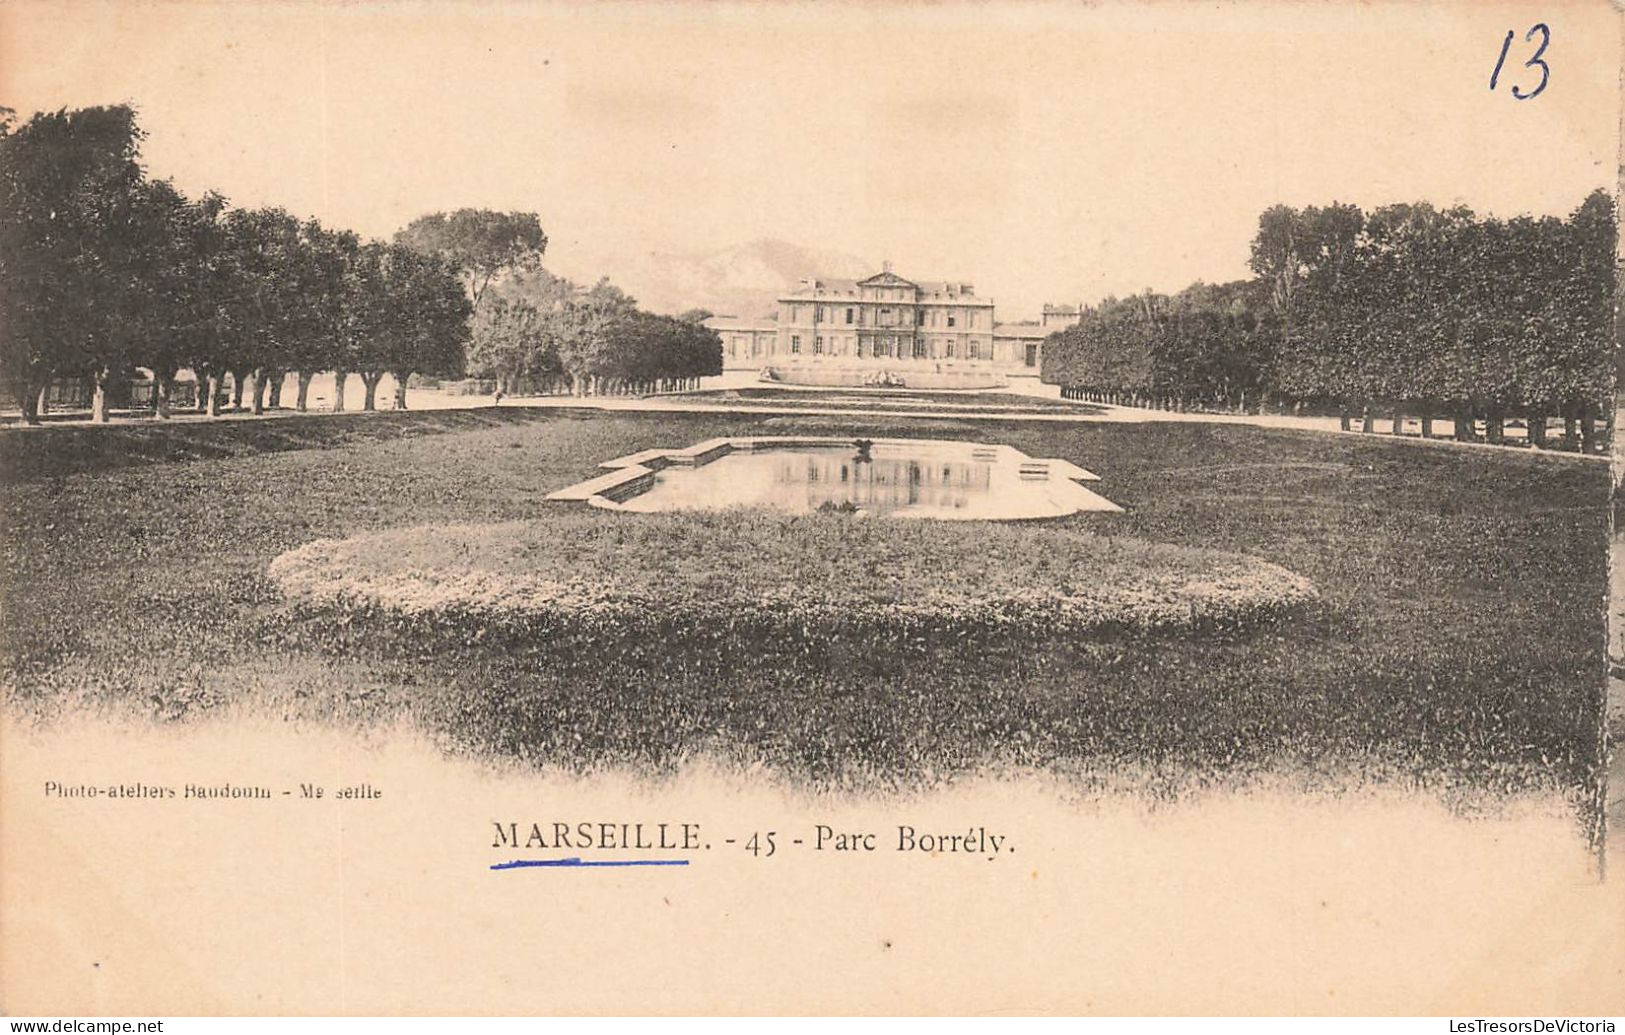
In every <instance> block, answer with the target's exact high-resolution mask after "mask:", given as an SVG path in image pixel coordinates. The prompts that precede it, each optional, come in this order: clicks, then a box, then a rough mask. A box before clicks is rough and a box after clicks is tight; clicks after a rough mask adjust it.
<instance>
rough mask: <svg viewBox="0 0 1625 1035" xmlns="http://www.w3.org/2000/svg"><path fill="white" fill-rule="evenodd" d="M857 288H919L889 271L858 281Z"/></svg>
mask: <svg viewBox="0 0 1625 1035" xmlns="http://www.w3.org/2000/svg"><path fill="white" fill-rule="evenodd" d="M858 286H859V287H906V288H917V287H919V285H918V284H915V283H914V282H913V281H912V280H904V279H903V278H902V277H899V276H898V275H897V274H895V273H893V272H892V271H890V270H886V271H885V272H884V273H876V274H875V275H874V276H872V277H870V278H869V279H867V280H860V281H858Z"/></svg>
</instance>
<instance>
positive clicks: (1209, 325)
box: [1043, 191, 1617, 450]
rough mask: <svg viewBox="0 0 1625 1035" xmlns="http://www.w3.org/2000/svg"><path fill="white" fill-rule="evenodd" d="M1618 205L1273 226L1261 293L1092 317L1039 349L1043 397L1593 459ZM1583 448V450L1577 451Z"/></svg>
mask: <svg viewBox="0 0 1625 1035" xmlns="http://www.w3.org/2000/svg"><path fill="white" fill-rule="evenodd" d="M1615 233H1616V231H1615V219H1614V206H1613V201H1612V199H1611V198H1610V197H1609V196H1608V195H1607V194H1605V193H1604V192H1602V191H1597V192H1595V193H1593V194H1592V195H1591V196H1590V197H1588V198H1586V199H1585V201H1584V203H1582V204H1581V205H1580V207H1579V208H1578V209H1576V210H1575V211H1574V212H1573V213H1572V214H1571V215H1570V216H1569V217H1568V218H1567V219H1558V218H1555V217H1545V218H1538V219H1537V218H1529V217H1519V218H1515V219H1510V220H1499V219H1490V218H1482V217H1478V216H1475V215H1474V214H1473V213H1472V212H1471V211H1469V210H1467V209H1465V208H1452V209H1447V210H1440V209H1436V208H1434V207H1432V206H1430V205H1426V204H1417V205H1390V206H1387V207H1384V208H1379V209H1377V210H1375V211H1373V212H1371V213H1370V214H1367V213H1364V212H1362V211H1361V210H1360V209H1359V208H1357V207H1356V206H1353V205H1338V204H1334V205H1329V206H1326V207H1324V208H1318V207H1309V208H1305V209H1302V210H1297V209H1292V208H1287V207H1285V206H1277V207H1275V208H1271V209H1270V210H1268V211H1266V212H1265V213H1263V215H1262V216H1261V217H1260V219H1259V227H1258V234H1257V236H1256V237H1255V238H1254V240H1253V243H1252V256H1251V262H1250V265H1251V268H1252V270H1253V273H1254V277H1253V278H1252V279H1250V280H1243V281H1236V282H1233V283H1229V284H1221V285H1208V284H1201V283H1198V284H1195V285H1193V286H1191V287H1189V288H1186V289H1185V290H1184V291H1181V292H1179V293H1178V294H1175V295H1171V296H1170V295H1161V294H1154V293H1152V292H1146V293H1145V294H1143V295H1137V296H1134V297H1131V298H1126V299H1117V298H1111V299H1107V300H1106V301H1104V302H1102V303H1100V304H1099V305H1097V306H1094V307H1092V308H1090V309H1088V310H1087V311H1086V312H1085V313H1084V314H1083V318H1082V320H1081V321H1080V322H1079V323H1078V324H1077V325H1076V326H1074V327H1071V328H1069V329H1067V330H1066V331H1064V332H1061V333H1059V334H1057V335H1055V336H1053V337H1052V338H1051V339H1050V340H1049V342H1048V343H1046V346H1045V349H1044V370H1043V376H1044V380H1046V381H1048V382H1051V383H1055V384H1059V385H1061V386H1062V387H1063V389H1064V391H1065V394H1067V395H1068V396H1070V397H1074V398H1083V399H1091V400H1095V401H1102V402H1113V403H1123V404H1129V405H1139V406H1150V407H1156V408H1168V409H1220V410H1236V411H1265V410H1273V411H1277V412H1284V411H1287V410H1291V411H1293V412H1302V411H1304V410H1305V409H1309V410H1314V411H1320V412H1332V411H1336V412H1337V413H1339V414H1340V416H1341V419H1342V424H1343V427H1344V428H1345V429H1348V428H1350V427H1352V426H1353V421H1354V420H1356V419H1358V420H1359V421H1360V422H1361V427H1362V428H1363V429H1364V430H1366V431H1373V430H1376V422H1377V420H1378V419H1379V418H1381V419H1383V420H1385V421H1387V422H1391V423H1390V424H1388V427H1389V428H1391V429H1392V430H1393V432H1394V433H1395V434H1398V433H1400V430H1401V428H1402V427H1403V423H1402V422H1403V420H1404V419H1405V418H1406V417H1407V416H1408V417H1414V418H1416V419H1418V420H1419V421H1420V424H1421V430H1422V434H1424V435H1431V434H1432V433H1433V427H1432V424H1433V421H1434V420H1435V419H1438V418H1448V419H1451V420H1452V421H1453V423H1454V427H1455V429H1456V434H1457V435H1458V436H1460V437H1463V438H1470V437H1472V436H1474V435H1475V434H1476V422H1477V421H1479V420H1482V421H1483V422H1484V434H1485V436H1486V437H1487V438H1488V439H1489V440H1490V441H1492V442H1498V441H1501V439H1502V435H1503V428H1504V426H1505V422H1506V421H1507V420H1508V419H1509V418H1513V417H1516V418H1520V419H1523V420H1525V421H1526V422H1527V426H1528V428H1529V438H1530V440H1531V441H1532V442H1534V443H1535V444H1536V445H1542V444H1544V443H1545V441H1546V426H1547V421H1548V419H1550V418H1552V417H1562V418H1564V420H1565V429H1566V432H1567V434H1566V438H1567V439H1568V440H1570V441H1573V440H1574V439H1576V437H1578V438H1580V439H1582V440H1583V443H1584V446H1585V448H1587V449H1588V450H1589V449H1591V448H1593V447H1594V445H1595V441H1594V440H1595V438H1596V420H1597V417H1598V416H1599V415H1600V414H1602V413H1603V412H1604V408H1605V406H1606V405H1607V402H1608V400H1609V398H1610V396H1611V393H1612V391H1613V382H1614V356H1615V341H1616V333H1615V325H1614V297H1615V284H1616V277H1617V267H1616V260H1615ZM1577 433H1578V434H1577Z"/></svg>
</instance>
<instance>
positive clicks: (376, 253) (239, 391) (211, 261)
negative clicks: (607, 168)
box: [0, 105, 721, 422]
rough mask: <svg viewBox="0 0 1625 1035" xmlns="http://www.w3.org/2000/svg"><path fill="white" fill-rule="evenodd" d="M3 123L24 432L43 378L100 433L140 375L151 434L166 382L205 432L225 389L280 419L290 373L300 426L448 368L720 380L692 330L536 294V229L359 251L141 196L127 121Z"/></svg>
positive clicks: (465, 215) (416, 226)
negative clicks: (182, 378) (390, 381)
mask: <svg viewBox="0 0 1625 1035" xmlns="http://www.w3.org/2000/svg"><path fill="white" fill-rule="evenodd" d="M0 116H3V117H0V382H3V383H4V386H5V391H6V394H7V395H8V396H10V400H8V401H12V400H14V401H15V403H16V404H17V405H18V407H19V408H20V410H21V411H22V414H23V418H24V420H26V421H29V422H34V421H36V420H37V419H38V416H39V407H40V403H41V399H42V398H43V397H44V396H45V394H46V392H47V391H48V389H49V386H50V385H51V383H52V382H53V381H54V380H73V381H84V382H86V383H90V384H92V385H93V386H94V388H93V402H92V416H93V417H94V418H95V419H97V420H105V419H107V412H108V406H109V391H110V390H111V389H116V388H118V387H120V386H121V385H122V386H124V387H126V388H127V387H128V385H129V383H130V380H131V378H132V375H134V373H135V372H136V371H137V370H142V369H144V370H148V371H151V373H152V388H153V401H154V413H155V415H156V416H159V417H164V416H168V414H169V412H170V402H171V397H172V395H173V393H174V389H175V386H176V379H177V375H178V374H180V372H181V371H183V370H187V371H190V372H191V373H192V375H193V377H194V379H195V384H196V385H197V388H198V390H197V392H196V395H195V405H196V407H197V409H199V410H200V411H203V412H206V413H209V414H213V413H215V412H216V410H217V408H218V406H219V405H220V401H221V398H222V390H223V388H224V386H225V384H226V381H227V379H229V380H230V383H231V385H232V400H231V401H232V404H233V405H235V406H241V405H243V404H244V402H245V398H246V403H247V405H248V406H249V407H250V408H251V409H252V410H253V412H255V413H259V412H261V411H262V410H263V409H264V408H265V407H267V406H270V407H277V406H280V405H281V404H282V401H281V395H282V388H283V384H284V382H285V379H286V378H287V376H288V375H289V374H293V375H295V380H296V383H297V385H298V396H297V399H296V401H295V406H296V408H298V409H301V410H302V409H304V408H305V405H306V394H307V389H308V388H309V385H310V382H311V379H312V377H313V376H314V375H315V374H317V373H319V372H321V371H327V370H331V371H334V373H335V379H336V382H337V391H336V392H335V393H334V396H335V397H334V408H335V409H342V408H343V405H344V391H343V385H344V381H345V379H346V377H347V375H349V374H351V373H358V374H359V375H360V376H361V378H362V380H363V382H364V383H365V386H366V393H365V403H364V405H365V407H366V408H367V409H372V408H373V407H374V401H375V395H376V390H377V387H378V384H379V383H380V381H381V379H382V378H383V377H384V375H385V374H389V375H392V376H393V377H394V380H395V385H396V400H395V404H396V406H397V407H398V408H399V407H404V406H405V403H406V399H405V386H406V384H407V382H408V380H409V379H410V378H411V377H412V376H413V375H414V374H424V375H430V376H435V377H439V376H448V377H455V376H460V375H461V374H462V373H463V371H464V369H465V367H466V366H473V367H474V368H475V369H476V372H477V373H480V374H482V375H486V376H495V377H497V378H499V379H501V380H502V381H503V382H504V383H507V384H508V385H509V386H510V387H514V388H517V387H518V386H519V384H520V382H521V381H525V382H526V383H534V382H537V381H541V382H545V383H550V384H551V383H555V382H561V381H564V380H568V381H570V382H573V383H574V384H576V385H577V386H578V388H581V387H583V386H592V387H597V386H599V385H602V384H605V383H610V382H613V383H615V384H625V383H636V384H640V385H641V384H649V383H654V382H658V381H662V380H666V379H674V378H684V379H692V378H695V377H699V376H701V375H704V374H709V373H717V372H720V369H721V343H720V341H718V340H717V339H716V337H715V335H714V334H712V333H711V332H710V331H707V330H705V329H704V328H701V327H698V326H697V325H695V324H692V323H686V322H682V321H676V320H668V319H664V318H661V317H655V316H652V315H650V314H648V313H642V312H639V311H637V309H636V308H635V306H633V305H632V300H631V299H629V298H627V297H626V296H625V295H624V294H622V293H620V292H618V291H616V290H615V289H614V288H613V287H610V286H609V285H608V284H600V285H598V286H597V287H595V288H593V289H592V290H591V291H578V290H576V289H575V288H574V287H573V286H572V285H569V284H568V282H564V281H559V280H557V279H556V278H550V277H549V276H548V275H547V274H546V271H544V270H542V269H541V268H540V266H539V260H540V257H541V254H542V251H543V249H544V248H545V247H546V245H547V237H546V235H545V234H544V233H543V232H542V229H541V224H540V222H539V220H538V219H537V217H536V216H535V215H532V214H529V213H515V212H506V213H504V212H491V211H485V210H475V209H462V210H458V211H456V212H452V213H449V214H448V213H435V214H432V215H428V216H424V217H421V218H420V219H417V220H414V221H413V222H412V223H411V224H410V225H409V226H407V227H406V228H405V229H403V230H402V231H401V232H400V233H399V234H397V235H396V239H395V240H394V241H393V242H388V243H385V242H363V241H361V240H360V239H359V238H358V237H357V236H356V235H355V234H352V233H349V232H347V231H339V230H332V229H329V228H326V227H323V226H322V225H321V224H320V223H318V222H317V221H315V220H300V219H298V218H296V217H295V216H293V215H290V214H289V213H287V212H285V211H283V210H282V209H279V208H258V209H243V208H232V207H230V206H229V205H228V204H227V202H226V200H225V199H224V198H222V197H221V196H219V195H217V194H212V193H210V194H205V195H203V196H202V197H200V198H197V199H190V198H187V197H186V196H185V195H183V194H182V193H181V192H180V191H179V190H177V189H176V188H175V186H174V185H173V184H171V183H169V182H166V181H157V180H152V179H150V178H149V177H148V176H147V175H146V174H145V172H144V170H143V169H142V167H141V164H140V144H141V141H142V138H143V133H142V131H141V129H140V128H139V126H138V125H137V122H136V117H135V113H134V111H133V110H132V109H131V108H129V107H128V106H123V105H119V106H111V107H99V108H87V109H83V110H67V109H64V110H61V111H56V112H47V113H41V114H37V115H35V116H33V117H32V118H29V119H27V120H26V121H24V122H22V123H21V124H17V123H15V121H14V120H13V119H11V118H10V116H9V114H7V113H5V112H4V110H3V109H0ZM538 285H542V288H543V289H542V290H540V291H538V290H537V287H538ZM493 295H496V296H497V297H496V298H495V299H494V300H493V297H492V296H493ZM471 337H472V339H473V340H472V342H471V341H470V339H471Z"/></svg>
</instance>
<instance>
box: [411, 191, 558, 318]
mask: <svg viewBox="0 0 1625 1035" xmlns="http://www.w3.org/2000/svg"><path fill="white" fill-rule="evenodd" d="M395 243H396V244H399V245H403V246H405V247H407V248H411V249H412V250H414V251H417V252H419V253H421V254H424V255H432V256H438V257H439V258H441V259H444V260H446V261H447V262H449V263H451V264H452V265H453V266H454V267H455V268H456V269H457V271H458V273H459V275H460V276H461V277H462V279H463V284H464V286H465V287H466V288H467V290H468V296H469V299H470V300H471V301H472V303H473V310H472V312H473V313H474V314H478V313H479V310H480V303H481V301H482V300H483V299H484V298H485V292H486V290H487V289H488V288H489V287H490V286H491V283H492V281H493V280H495V279H497V278H499V277H501V276H504V275H507V274H512V273H516V272H520V271H525V270H533V269H535V268H536V267H537V266H538V265H539V264H540V263H541V259H542V253H543V252H545V251H546V250H547V234H545V233H543V232H542V224H541V220H540V219H538V218H537V217H536V215H535V213H532V212H493V211H491V210H490V209H474V208H462V209H458V210H457V211H455V212H449V213H448V212H435V213H432V214H430V215H426V216H419V217H418V218H417V219H414V220H412V222H411V223H409V224H407V226H406V227H405V229H403V230H401V231H400V232H399V233H397V234H396V235H395Z"/></svg>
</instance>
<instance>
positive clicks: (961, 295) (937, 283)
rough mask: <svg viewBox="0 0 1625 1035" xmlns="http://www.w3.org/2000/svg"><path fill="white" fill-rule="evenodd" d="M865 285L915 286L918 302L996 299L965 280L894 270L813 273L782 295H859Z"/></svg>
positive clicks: (787, 298)
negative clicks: (855, 275) (857, 276)
mask: <svg viewBox="0 0 1625 1035" xmlns="http://www.w3.org/2000/svg"><path fill="white" fill-rule="evenodd" d="M863 288H914V289H915V291H917V292H918V296H917V297H916V299H915V301H916V302H952V303H953V304H955V305H973V306H986V307H989V308H991V307H992V305H993V300H992V299H989V298H977V297H976V288H975V286H974V285H972V284H968V283H966V282H964V281H961V280H909V279H907V278H905V277H900V276H898V275H897V274H895V273H893V272H891V271H890V270H885V271H882V272H880V273H876V274H874V275H873V276H870V277H865V278H863V279H862V280H853V279H851V278H847V277H809V278H807V279H805V280H803V281H802V282H801V283H800V285H798V286H797V287H796V288H795V289H792V290H791V291H788V292H786V293H785V294H783V295H781V296H779V300H780V301H783V302H814V301H819V300H821V299H846V298H850V299H858V298H860V296H861V295H862V289H863Z"/></svg>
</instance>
